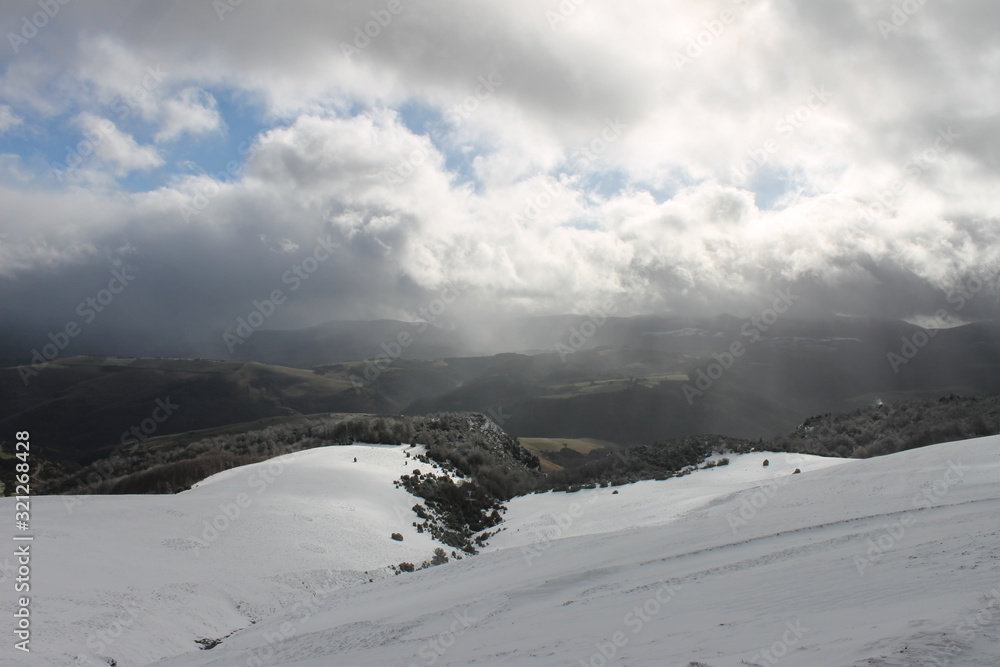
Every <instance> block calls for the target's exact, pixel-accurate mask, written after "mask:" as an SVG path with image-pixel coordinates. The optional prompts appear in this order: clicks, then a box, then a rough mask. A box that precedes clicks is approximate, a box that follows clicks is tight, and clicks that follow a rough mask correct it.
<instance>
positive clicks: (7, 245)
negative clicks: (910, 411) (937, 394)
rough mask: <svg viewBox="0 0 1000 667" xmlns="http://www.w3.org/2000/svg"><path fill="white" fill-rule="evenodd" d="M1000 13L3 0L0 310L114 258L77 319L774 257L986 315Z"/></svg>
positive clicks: (616, 289) (544, 292)
mask: <svg viewBox="0 0 1000 667" xmlns="http://www.w3.org/2000/svg"><path fill="white" fill-rule="evenodd" d="M998 19H1000V9H998V8H997V6H996V4H995V3H993V2H989V1H987V0H970V1H968V2H963V3H959V4H957V5H956V4H954V3H948V4H946V3H941V2H935V1H934V0H927V1H926V2H918V1H917V0H906V1H904V2H889V1H878V2H868V1H862V0H849V1H847V2H844V1H838V2H833V1H828V0H817V1H815V2H808V3H807V2H787V1H784V0H737V1H730V0H720V1H718V2H695V1H693V0H671V1H669V2H663V1H661V0H656V1H653V0H649V1H643V0H628V1H626V2H619V3H613V4H611V5H609V4H607V3H601V2H596V1H592V0H591V1H586V0H563V1H562V2H556V1H554V0H553V1H551V2H536V1H535V0H519V1H513V2H505V3H491V4H485V5H484V4H482V3H475V4H470V3H464V2H457V1H455V2H451V1H445V2H436V3H426V2H416V1H413V0H409V1H408V0H371V1H368V0H364V1H361V0H358V1H351V2H338V3H311V2H310V3H306V2H286V3H280V4H274V5H272V4H270V3H252V2H242V3H238V2H235V1H233V0H217V1H216V2H214V3H198V4H197V6H195V5H193V4H190V3H185V2H180V1H175V2H156V3H150V2H131V3H121V2H86V3H83V2H61V1H56V0H51V1H49V2H45V1H44V0H43V1H31V2H29V1H27V0H18V1H16V2H8V3H6V4H5V6H4V9H3V10H2V11H0V32H2V35H3V37H4V39H3V42H2V43H0V174H2V181H0V211H2V212H3V213H2V221H0V226H2V227H0V304H2V305H0V316H2V317H3V321H4V322H5V325H7V326H9V327H10V329H11V330H12V331H34V330H37V331H42V332H44V331H45V330H46V329H47V328H48V329H51V328H52V327H59V326H61V325H62V324H63V323H64V322H66V321H67V320H69V319H73V318H76V313H77V309H78V308H79V304H81V303H86V300H87V299H88V298H96V296H95V295H98V294H99V293H101V291H102V290H104V289H105V288H106V287H107V285H108V284H109V281H111V280H112V278H113V272H114V271H122V270H125V271H128V272H129V273H130V274H131V275H134V279H133V280H130V281H128V286H127V288H126V289H125V290H123V291H122V292H121V293H120V294H115V296H114V299H113V300H111V301H109V303H107V304H104V305H103V306H102V308H103V310H102V311H100V313H99V318H98V319H99V323H100V326H101V331H102V332H103V333H102V335H106V336H109V337H114V336H115V335H116V333H115V332H125V331H137V330H138V331H144V332H146V333H147V334H148V335H151V336H152V335H162V336H175V337H178V338H180V339H183V340H199V339H202V338H207V337H208V336H209V335H214V336H217V335H218V332H220V331H223V330H225V329H226V328H227V327H232V323H233V322H234V321H235V319H236V318H237V317H239V316H241V315H246V314H247V312H249V311H250V309H251V308H252V307H253V301H254V300H262V299H266V298H268V296H269V295H270V294H272V292H273V291H274V290H275V289H280V290H282V292H283V296H284V297H286V298H285V300H284V302H283V303H281V304H280V308H278V309H277V311H276V312H275V314H274V317H273V318H272V320H271V321H270V322H269V324H268V326H272V325H273V326H276V327H293V326H308V325H312V324H316V323H320V322H323V321H327V320H332V319H374V318H383V317H386V318H400V319H408V318H410V317H412V316H413V315H414V314H415V313H417V312H418V309H419V308H420V307H421V306H423V305H425V304H427V303H428V302H429V301H430V300H431V299H433V298H434V296H435V295H437V294H439V293H440V292H441V290H442V289H444V288H445V287H446V286H449V285H451V286H454V288H455V289H456V290H457V291H458V292H459V293H461V294H462V295H463V296H462V298H461V299H458V300H456V303H455V304H454V306H453V307H452V309H451V311H450V314H451V315H453V316H456V317H461V316H467V317H473V316H482V315H486V314H490V315H495V314H504V313H509V314H543V313H564V312H585V311H587V310H588V309H590V308H594V307H596V306H597V304H602V303H606V302H607V301H608V300H609V299H611V300H612V301H614V302H615V303H617V304H618V311H617V312H618V313H619V314H623V315H628V314H639V313H665V312H674V313H690V314H698V315H704V314H715V313H722V312H729V313H733V314H738V315H739V314H747V313H752V312H754V311H758V312H759V309H760V308H761V307H762V306H763V305H766V304H768V303H770V302H771V301H772V300H773V298H774V293H775V290H776V289H779V288H790V289H792V290H794V291H795V293H796V294H798V295H799V297H800V300H799V302H798V304H797V306H796V308H797V312H798V313H800V314H801V315H809V314H814V315H831V314H846V315H859V316H876V317H897V318H907V319H911V320H914V321H919V320H921V318H928V317H931V316H932V315H933V314H934V313H935V312H938V311H939V309H941V308H942V307H945V308H947V305H948V304H949V303H954V302H955V299H956V297H955V295H956V294H965V295H966V296H971V295H973V294H974V295H976V296H975V298H967V299H966V298H964V297H963V298H962V302H963V306H964V307H963V309H962V311H961V312H954V313H952V315H954V318H955V321H968V320H974V319H980V318H992V317H996V316H997V313H998V304H997V296H998V293H1000V292H998V286H997V269H998V266H1000V224H998V207H1000V203H998V202H1000V198H998V197H997V194H998V192H997V185H996V184H997V182H998V180H997V177H998V173H997V172H998V167H1000V163H998V155H1000V138H998V137H1000V134H998V133H996V132H995V131H994V130H995V126H996V122H997V112H998V107H1000V88H998V87H997V86H996V81H997V80H998V78H1000V77H998V75H1000V40H998V38H997V37H996V31H995V26H996V24H997V21H998ZM980 284H981V285H982V288H981V289H976V290H975V291H973V290H971V289H969V286H970V285H973V286H975V285H980ZM293 286H295V288H294V289H292V287H293ZM949 299H951V301H949ZM99 305H101V304H99ZM87 307H88V308H90V306H87ZM95 312H97V311H95Z"/></svg>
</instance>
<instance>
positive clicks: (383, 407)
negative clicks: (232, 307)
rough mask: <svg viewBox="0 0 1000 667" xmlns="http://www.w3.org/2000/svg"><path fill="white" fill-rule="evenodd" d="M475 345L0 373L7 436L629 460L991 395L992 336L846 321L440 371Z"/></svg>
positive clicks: (506, 355) (494, 342)
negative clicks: (489, 443) (329, 420)
mask: <svg viewBox="0 0 1000 667" xmlns="http://www.w3.org/2000/svg"><path fill="white" fill-rule="evenodd" d="M764 327H766V331H765V330H763V328H764ZM476 331H477V330H475V329H470V330H463V329H461V328H454V329H441V328H439V327H435V326H430V325H427V324H426V323H423V324H416V323H402V322H394V321H378V322H368V323H363V322H353V323H331V324H329V325H325V326H323V327H317V328H310V329H306V330H299V331H269V330H261V331H257V332H255V333H254V334H253V336H252V337H250V338H249V339H248V340H247V341H246V343H245V344H244V346H241V347H238V348H237V352H238V355H239V356H240V357H241V358H246V360H237V361H212V360H181V359H177V360H171V359H149V358H136V359H133V358H116V357H109V358H106V357H73V358H66V359H57V360H56V361H55V362H52V363H47V364H46V365H43V364H36V365H34V366H32V365H22V366H18V367H9V368H6V369H0V399H2V400H3V401H4V405H5V408H6V409H5V411H4V413H3V414H2V415H0V425H6V426H8V427H9V428H14V426H15V425H16V424H23V423H26V421H27V422H30V423H32V424H37V426H35V427H34V428H35V429H37V433H38V435H39V437H40V441H42V442H47V443H48V445H47V450H48V452H49V453H50V454H51V455H52V456H53V457H56V458H63V459H72V460H87V459H89V458H92V457H93V456H95V455H97V454H99V453H101V454H107V453H109V452H110V451H112V449H113V448H115V447H117V446H120V445H121V444H123V443H124V442H126V441H133V440H135V439H140V440H141V439H144V438H146V437H149V436H150V435H153V434H154V431H150V432H143V431H141V430H140V432H138V433H132V432H131V429H133V428H135V427H139V426H140V425H141V424H143V422H144V420H149V419H150V417H151V416H152V414H153V412H154V411H156V410H157V409H158V404H157V401H166V400H169V401H171V402H172V404H175V405H177V406H179V407H178V408H176V409H174V410H171V414H170V415H169V418H164V419H160V420H158V421H157V422H156V423H155V424H152V425H150V424H149V423H147V428H149V427H150V426H152V428H154V429H155V435H166V434H171V433H181V432H184V431H190V430H196V429H204V428H211V427H220V426H225V425H228V424H233V423H238V422H250V421H254V420H257V419H262V418H270V417H278V416H289V415H296V414H311V413H321V412H322V413H328V412H372V413H383V414H387V413H389V414H391V413H405V414H413V415H420V414H430V413H434V412H448V411H474V412H483V413H486V414H488V415H490V417H491V418H492V419H493V420H494V421H497V422H498V423H500V425H501V426H503V427H504V428H505V429H506V430H508V431H509V432H510V433H512V434H514V435H515V436H523V437H563V438H581V437H582V438H588V437H589V438H598V439H602V440H607V441H611V442H614V443H618V444H622V445H629V444H638V443H650V442H653V441H655V440H663V439H669V438H676V437H682V436H686V435H693V434H698V433H715V434H720V435H728V436H738V437H748V438H757V437H764V438H771V437H774V436H776V435H779V434H783V433H788V432H790V431H791V430H792V429H794V428H795V427H796V426H797V425H798V424H800V423H801V422H802V420H803V419H805V418H806V417H809V416H811V415H815V414H821V413H826V412H839V411H844V410H850V409H854V408H857V407H861V406H864V405H870V404H872V403H873V402H875V401H877V400H885V401H891V400H896V399H906V398H915V397H929V398H936V397H940V396H945V395H948V394H952V393H957V394H975V393H997V392H1000V325H998V324H997V323H996V322H982V323H976V324H969V325H965V326H961V327H955V328H950V329H941V330H931V332H930V334H928V332H927V330H924V329H921V328H919V327H916V326H914V325H910V324H907V323H904V322H888V321H875V320H861V319H853V318H834V319H830V320H795V319H781V320H779V321H777V322H775V323H774V324H772V325H764V324H763V323H759V322H758V323H756V324H755V323H754V322H752V321H750V320H739V319H737V318H733V317H728V316H727V317H716V318H651V317H645V318H615V317H610V318H607V319H605V320H595V319H594V318H591V317H585V316H584V317H580V316H573V317H570V316H564V317H557V318H531V319H516V320H505V321H502V322H501V324H500V325H497V327H496V328H493V329H491V331H492V332H493V333H492V334H491V336H489V337H486V338H484V339H482V341H481V343H480V344H479V347H478V348H477V350H478V351H479V352H491V351H493V350H502V352H500V353H497V354H490V355H489V356H461V355H460V356H449V355H452V354H457V353H459V352H461V351H464V352H465V354H472V352H473V351H474V350H473V349H471V348H470V343H469V342H468V341H470V340H475V339H476ZM400 340H402V341H404V343H405V342H407V341H412V342H411V343H410V344H409V345H406V344H400V342H399V341H400ZM913 341H917V342H918V343H923V344H922V345H920V346H918V345H917V344H916V343H914V342H913ZM502 345H506V346H509V347H508V348H506V349H505V348H502V347H500V346H502ZM734 345H736V346H738V350H739V351H740V354H737V355H735V356H734V355H733V354H732V353H731V351H730V350H731V349H733V346H734ZM518 350H520V352H517V351H518ZM256 355H259V357H257V358H256V359H254V360H252V361H251V360H249V358H250V357H251V356H256ZM435 355H442V356H435ZM261 362H264V363H261ZM307 364H314V365H312V366H308V365H307ZM157 415H158V416H164V415H162V410H161V411H160V412H158V413H157Z"/></svg>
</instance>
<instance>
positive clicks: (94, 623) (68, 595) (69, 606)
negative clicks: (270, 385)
mask: <svg viewBox="0 0 1000 667" xmlns="http://www.w3.org/2000/svg"><path fill="white" fill-rule="evenodd" d="M406 452H411V454H416V453H420V452H422V448H407V447H405V446H400V447H395V446H370V445H353V446H349V447H325V448H321V449H311V450H307V451H303V452H298V453H295V454H289V455H286V456H282V457H278V458H276V459H272V460H270V461H266V462H263V463H258V464H254V465H249V466H244V467H241V468H235V469H232V470H227V471H225V472H222V473H219V474H217V475H214V476H213V477H210V478H209V479H207V480H205V481H203V482H201V483H200V484H197V485H196V486H195V488H193V489H191V490H190V491H186V492H184V493H180V494H177V495H163V496H152V495H139V496H92V497H86V496H81V497H75V498H74V497H60V496H52V497H38V498H34V499H33V501H32V514H33V523H34V525H35V531H34V534H35V541H34V543H33V546H32V549H33V551H34V557H33V560H32V590H31V594H32V595H31V600H32V607H31V609H32V613H33V615H34V621H35V626H34V635H33V638H32V642H31V646H32V655H31V659H32V662H31V664H36V665H42V664H59V665H63V664H68V662H69V659H70V658H72V657H74V656H77V655H81V654H87V655H99V656H106V657H110V658H114V659H116V660H117V661H118V664H119V665H122V666H125V665H144V664H147V663H149V662H151V661H153V660H156V659H159V658H162V657H163V656H167V655H177V654H181V653H186V652H188V651H190V650H192V649H195V650H197V648H198V646H197V645H196V644H194V641H195V640H196V639H200V638H210V639H214V638H219V637H223V636H225V635H228V634H229V633H231V632H233V631H234V630H237V629H240V628H245V627H247V626H248V625H250V624H251V622H252V621H257V620H260V619H263V618H265V617H267V616H269V615H271V614H273V613H274V612H276V611H277V610H279V609H282V608H288V607H290V606H293V605H295V604H296V603H300V602H304V601H305V599H306V598H307V597H308V595H309V592H310V591H317V590H323V591H327V590H332V589H335V588H341V587H343V586H347V585H360V584H362V583H364V584H367V583H368V579H375V580H378V579H379V578H382V577H385V576H392V573H391V572H390V571H389V570H388V569H387V568H386V566H388V565H390V564H396V563H400V562H403V561H408V562H416V563H418V564H419V563H421V562H423V561H424V560H426V559H428V558H430V557H431V556H432V555H433V551H434V548H435V547H436V546H440V545H439V544H437V543H436V542H434V541H432V540H431V538H430V536H429V535H427V534H426V533H423V534H421V533H417V531H416V529H415V528H414V527H413V526H412V523H413V521H415V520H416V516H415V515H414V513H413V511H412V510H411V508H412V507H413V505H414V504H415V503H416V502H417V499H416V498H414V497H413V496H411V495H410V494H409V493H407V492H406V491H405V490H403V489H401V488H395V487H394V486H393V481H394V480H396V479H398V478H399V476H400V475H402V474H404V473H406V472H408V471H410V470H413V469H415V468H419V469H421V470H423V471H428V470H431V466H429V465H426V464H423V463H420V462H418V461H416V460H414V459H412V458H407V456H406ZM355 458H357V463H355V462H354V459H355ZM2 500H3V502H2V504H0V508H2V512H3V514H4V515H7V516H10V517H11V522H13V511H14V509H13V498H4V499H2ZM392 533H400V534H402V535H403V537H404V540H403V541H402V542H398V541H395V540H393V539H391V535H392ZM10 562H12V561H8V563H10ZM366 570H367V571H368V572H367V573H366V572H365V571H366ZM4 588H5V589H7V588H8V584H4ZM10 588H12V585H11V586H10ZM3 599H4V600H5V601H8V600H10V598H9V597H8V596H7V590H5V591H4V598H3ZM9 648H10V647H8V646H4V647H3V651H7V650H8V649H9ZM3 655H4V654H3V653H0V658H2V656H3ZM13 655H14V656H15V657H16V656H17V654H13ZM0 664H9V663H5V662H4V660H2V659H0ZM24 664H28V663H24ZM82 664H103V665H104V667H106V665H107V663H106V662H93V663H90V662H84V663H82Z"/></svg>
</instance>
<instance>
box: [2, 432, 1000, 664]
mask: <svg viewBox="0 0 1000 667" xmlns="http://www.w3.org/2000/svg"><path fill="white" fill-rule="evenodd" d="M405 453H406V448H405V447H395V446H394V447H371V446H354V447H339V448H320V449H314V450H310V451H308V452H303V453H301V454H296V455H292V456H289V457H285V458H283V459H279V460H276V461H272V462H269V463H260V464H256V465H254V466H248V467H246V468H239V469H235V470H232V471H228V472H226V473H223V474H220V475H218V476H216V477H213V478H211V479H209V480H207V481H206V482H205V483H203V484H199V485H197V487H196V488H194V489H192V490H190V491H187V492H184V493H181V494H179V495H174V496H143V497H134V496H133V497H130V496H119V497H94V498H88V499H84V502H83V503H82V504H80V505H79V506H75V507H72V514H71V513H70V512H69V511H67V505H66V504H65V499H64V498H57V497H48V498H37V499H36V501H35V502H36V503H37V505H36V508H35V511H36V513H37V516H38V518H39V520H40V523H39V525H40V526H41V525H44V526H45V528H44V529H42V530H39V531H38V532H37V537H36V540H38V544H39V545H42V544H48V545H49V548H46V549H39V551H38V555H37V556H36V558H37V561H36V564H35V576H36V577H37V580H38V581H45V582H48V583H47V585H46V586H45V587H44V588H40V589H39V591H38V592H37V593H36V596H35V602H34V604H35V607H34V608H33V609H34V611H35V612H36V613H38V614H39V617H41V616H43V615H44V617H45V618H46V623H45V624H39V628H38V635H37V646H38V652H37V653H36V654H35V655H33V658H34V659H35V662H34V664H41V665H57V664H59V665H61V664H64V663H66V662H69V661H71V660H76V662H74V663H73V664H79V665H91V666H94V667H97V666H100V667H105V666H106V665H107V664H110V663H109V661H110V660H115V661H117V662H118V664H121V665H128V664H135V665H143V664H150V663H151V662H152V661H154V660H156V659H159V658H167V659H165V660H163V661H161V662H157V663H156V664H158V665H161V666H162V667H173V666H175V665H176V666H182V665H183V666H184V667H191V666H198V665H203V666H209V665H211V666H216V667H222V666H229V665H233V666H235V665H246V664H258V663H257V662H256V661H260V662H261V663H263V664H282V665H295V666H299V667H312V666H314V665H315V666H316V667H319V666H321V665H322V666H324V667H325V666H326V665H330V664H336V665H357V666H364V665H373V666H374V665H386V664H403V665H409V664H418V665H423V664H440V665H468V664H497V663H498V662H503V663H504V664H512V665H539V666H541V665H566V664H579V662H580V661H581V660H582V661H584V664H587V663H588V662H590V663H591V664H603V663H601V660H600V655H601V652H602V651H603V652H605V653H607V654H610V655H611V656H612V657H613V658H614V660H613V661H612V662H614V661H621V662H622V664H668V665H692V664H696V665H704V666H708V667H737V666H740V665H747V664H751V665H768V664H772V663H771V662H770V661H769V659H768V658H767V657H766V655H767V654H765V653H763V652H764V651H768V652H770V655H771V657H772V658H773V657H774V656H779V657H782V658H784V660H783V664H788V665H808V666H809V667H824V666H830V667H834V666H836V667H843V666H844V665H849V666H854V665H857V666H859V667H860V665H881V666H883V667H888V666H890V665H910V664H931V661H932V660H941V661H943V660H944V659H945V658H948V659H949V660H950V662H949V663H948V664H952V665H978V666H981V665H987V664H997V660H998V659H1000V642H998V639H997V632H998V630H1000V611H997V609H998V605H1000V590H998V589H997V582H998V577H1000V549H998V546H997V545H998V543H1000V530H998V528H997V524H996V520H995V517H996V512H997V511H998V510H1000V490H998V487H997V484H996V482H997V480H998V479H1000V437H991V438H981V439H977V440H970V441H965V442H960V443H948V444H942V445H936V446H931V447H925V448H922V449H918V450H913V451H908V452H903V453H900V454H895V455H891V456H885V457H880V458H875V459H868V460H848V461H844V460H835V459H819V458H815V457H810V456H808V455H798V454H795V455H782V454H768V453H766V452H755V453H752V454H746V455H736V456H733V457H731V461H730V463H729V465H728V466H722V467H712V468H707V469H703V470H698V471H696V472H694V473H692V474H690V475H688V476H686V477H683V478H677V479H669V480H664V481H648V482H640V483H637V484H631V485H626V486H622V487H617V488H615V489H611V488H604V489H592V490H583V491H579V492H577V493H573V494H564V493H547V494H533V495H529V496H525V497H522V498H518V499H515V500H513V501H511V502H510V503H509V508H508V510H507V512H506V514H505V520H504V523H503V528H504V530H502V531H501V532H500V533H499V534H498V535H496V536H495V537H494V538H493V539H492V542H491V545H490V546H489V547H488V548H487V549H486V550H485V551H484V553H482V554H481V555H478V556H475V557H472V558H464V559H462V560H460V561H455V560H452V562H450V563H446V564H444V565H442V566H440V567H433V568H430V569H426V570H420V571H417V572H414V573H411V574H405V575H402V576H398V577H397V576H392V574H391V571H390V569H389V568H387V567H386V566H387V565H389V564H391V563H393V562H397V561H400V560H403V559H408V560H411V562H416V561H418V560H420V559H421V558H426V557H427V556H429V555H430V551H431V550H432V548H433V546H434V544H433V542H431V541H430V539H429V537H428V536H427V535H426V534H419V533H416V531H415V530H414V529H413V528H412V526H410V525H409V524H410V522H411V521H412V519H413V516H412V515H411V513H410V512H409V511H408V505H409V504H410V503H411V502H412V497H411V499H410V500H407V497H409V496H408V495H407V494H406V493H405V491H402V490H401V489H398V488H396V489H394V488H393V486H392V484H391V481H392V479H393V478H394V477H395V476H396V474H397V472H400V471H405V470H409V469H410V468H413V467H418V468H422V467H423V466H424V465H425V464H419V463H414V461H413V460H412V459H411V460H407V458H406V456H405ZM354 456H357V457H358V463H356V464H355V463H354V462H353V458H354ZM764 458H768V459H769V463H770V465H769V466H768V467H766V468H765V467H763V465H762V463H763V461H762V460H763V459H764ZM793 468H798V469H800V470H801V471H802V472H801V474H792V473H793ZM423 469H424V470H425V471H428V472H429V470H428V468H423ZM269 470H270V481H266V480H267V478H265V476H264V475H265V474H266V473H268V471H269ZM257 488H260V491H259V492H257ZM241 493H243V494H246V495H247V496H248V497H249V500H250V502H246V499H244V501H243V505H245V507H243V508H242V509H240V510H239V515H238V516H234V517H233V518H231V519H229V520H228V522H227V521H226V520H225V519H222V518H220V517H224V516H225V513H226V508H227V506H228V505H230V504H232V503H239V502H240V498H241V496H240V494H241ZM10 503H12V499H3V500H2V501H0V506H4V507H5V508H6V507H7V505H9V504H10ZM8 509H9V508H8ZM229 511H230V512H231V513H235V510H232V508H230V510H229ZM42 520H44V521H42ZM212 522H218V523H219V534H218V536H217V537H215V536H213V535H212V533H211V532H207V533H204V534H203V531H205V530H206V527H207V525H208V524H210V523H212ZM226 523H228V524H229V525H228V527H223V526H224V525H225V524H226ZM123 527H127V530H126V531H125V532H124V533H123V532H122V528H123ZM397 531H398V532H400V533H401V534H402V536H403V537H404V540H403V541H402V542H395V541H393V540H391V539H388V538H389V536H388V535H387V534H386V533H387V532H397ZM123 534H127V535H128V538H127V539H124V540H123V539H122V538H121V536H122V535H123ZM199 540H202V541H203V542H205V543H206V545H205V546H201V545H200V544H199ZM111 551H113V552H114V562H115V568H114V571H113V572H111V571H109V570H108V569H107V568H106V566H105V564H106V562H107V558H108V557H109V555H110V554H111ZM365 570H367V571H368V572H369V574H368V575H364V574H363V573H364V571H365ZM376 573H377V574H376ZM372 575H374V576H372ZM368 579H372V580H373V581H371V582H368ZM95 607H96V608H98V609H99V610H101V611H99V613H97V614H95V613H94V611H93V610H94V608H95ZM116 629H117V630H116ZM119 635H120V636H119ZM200 639H208V640H213V641H214V640H218V639H221V643H219V644H218V645H215V646H214V648H212V649H211V650H209V651H206V650H199V646H200V645H199V644H198V643H196V641H197V640H200ZM208 643H213V642H208ZM4 650H8V649H6V648H5V649H4ZM786 654H787V655H786ZM170 656H173V657H170ZM595 656H596V657H595Z"/></svg>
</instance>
